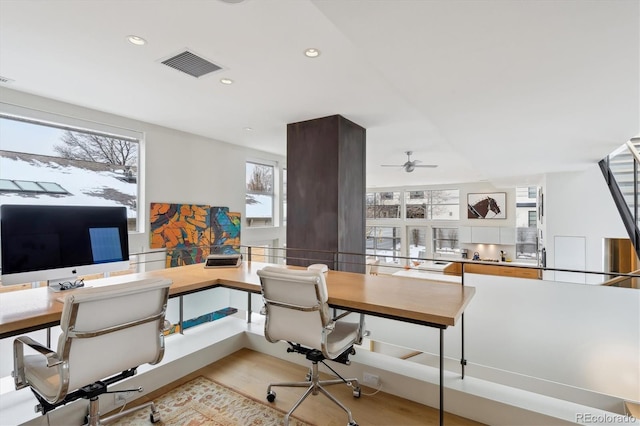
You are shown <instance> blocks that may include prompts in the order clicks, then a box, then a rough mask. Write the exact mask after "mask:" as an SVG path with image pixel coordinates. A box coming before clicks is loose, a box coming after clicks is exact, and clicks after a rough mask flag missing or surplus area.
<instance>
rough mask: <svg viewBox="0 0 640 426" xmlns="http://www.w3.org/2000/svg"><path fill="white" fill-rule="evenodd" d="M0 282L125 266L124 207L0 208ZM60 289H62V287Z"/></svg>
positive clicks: (53, 282)
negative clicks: (0, 259)
mask: <svg viewBox="0 0 640 426" xmlns="http://www.w3.org/2000/svg"><path fill="white" fill-rule="evenodd" d="M0 255H1V257H2V270H1V275H2V276H1V278H2V284H3V285H13V284H22V283H32V282H37V281H47V282H48V283H49V285H50V286H52V287H53V286H58V287H60V286H61V284H62V283H66V282H71V283H73V282H75V280H76V279H77V278H78V277H79V276H83V275H88V274H96V273H105V272H112V271H122V270H126V269H129V242H128V232H127V210H126V208H125V207H96V206H45V205H8V204H5V205H2V206H0ZM62 288H64V287H62Z"/></svg>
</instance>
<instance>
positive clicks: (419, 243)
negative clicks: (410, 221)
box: [407, 226, 430, 258]
mask: <svg viewBox="0 0 640 426" xmlns="http://www.w3.org/2000/svg"><path fill="white" fill-rule="evenodd" d="M428 230H429V228H428V227H426V226H407V243H408V246H409V249H408V250H407V253H408V256H409V257H412V258H413V257H419V258H422V257H426V256H427V246H428V245H429V242H430V241H429V233H428Z"/></svg>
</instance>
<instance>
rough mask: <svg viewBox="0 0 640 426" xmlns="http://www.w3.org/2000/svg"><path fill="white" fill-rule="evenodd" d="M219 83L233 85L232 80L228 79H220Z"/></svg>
mask: <svg viewBox="0 0 640 426" xmlns="http://www.w3.org/2000/svg"><path fill="white" fill-rule="evenodd" d="M220 83H222V84H233V80H231V79H230V78H221V79H220Z"/></svg>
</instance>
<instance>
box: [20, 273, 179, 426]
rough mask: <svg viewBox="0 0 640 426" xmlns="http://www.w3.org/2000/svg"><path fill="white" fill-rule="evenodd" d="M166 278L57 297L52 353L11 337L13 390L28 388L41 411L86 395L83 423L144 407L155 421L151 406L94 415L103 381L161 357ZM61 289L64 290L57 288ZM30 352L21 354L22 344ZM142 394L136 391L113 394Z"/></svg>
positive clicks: (118, 377)
mask: <svg viewBox="0 0 640 426" xmlns="http://www.w3.org/2000/svg"><path fill="white" fill-rule="evenodd" d="M170 285H171V281H170V280H167V279H145V280H139V281H133V282H127V283H123V284H117V285H111V286H104V287H93V288H91V287H85V288H80V289H77V290H73V293H70V294H68V295H66V296H65V298H64V307H63V309H62V317H61V319H60V327H61V328H62V334H61V335H60V338H59V340H58V350H57V351H55V352H54V351H52V350H51V349H49V348H47V347H45V346H43V345H41V344H39V343H38V342H36V341H35V340H33V339H31V338H29V337H27V336H21V337H18V338H16V339H15V340H14V343H13V352H14V372H13V376H14V380H15V386H16V389H22V388H24V387H27V386H29V387H31V390H32V391H33V393H34V394H35V396H36V398H37V399H38V402H39V404H38V405H37V406H36V411H40V412H42V414H43V415H45V414H46V413H48V412H49V411H51V410H53V409H55V408H57V407H59V406H61V405H64V404H67V403H69V402H72V401H75V400H76V399H79V398H84V399H88V400H89V410H88V414H87V418H86V423H85V424H87V425H89V426H95V425H103V424H108V423H111V422H113V421H115V420H117V419H119V418H121V417H123V416H125V415H127V414H129V413H130V412H132V411H134V410H139V409H142V408H145V407H150V408H151V415H150V419H151V422H153V423H156V422H158V421H159V420H160V415H159V412H158V411H157V410H156V408H155V406H154V405H153V403H147V404H144V405H142V406H139V407H134V408H132V409H129V410H126V411H122V412H120V413H118V414H116V415H113V416H110V417H108V418H100V413H99V396H100V395H101V394H103V393H114V392H108V391H107V386H109V385H111V384H113V383H115V382H118V381H120V380H123V379H125V378H127V377H131V376H133V375H135V374H136V368H137V367H138V366H139V365H142V364H145V363H149V364H156V363H158V362H160V360H161V359H162V356H163V355H164V335H163V330H164V329H165V311H166V308H167V298H168V296H169V286H170ZM61 294H63V293H61ZM25 345H26V346H28V347H29V348H31V349H33V350H35V352H34V351H32V350H29V349H27V351H28V352H31V353H32V354H25V348H24V346H25ZM131 391H139V392H142V388H136V389H130V390H127V391H115V392H131Z"/></svg>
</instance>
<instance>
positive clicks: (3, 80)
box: [0, 75, 13, 84]
mask: <svg viewBox="0 0 640 426" xmlns="http://www.w3.org/2000/svg"><path fill="white" fill-rule="evenodd" d="M6 83H13V80H11V79H10V78H7V77H3V76H1V75H0V84H6Z"/></svg>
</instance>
